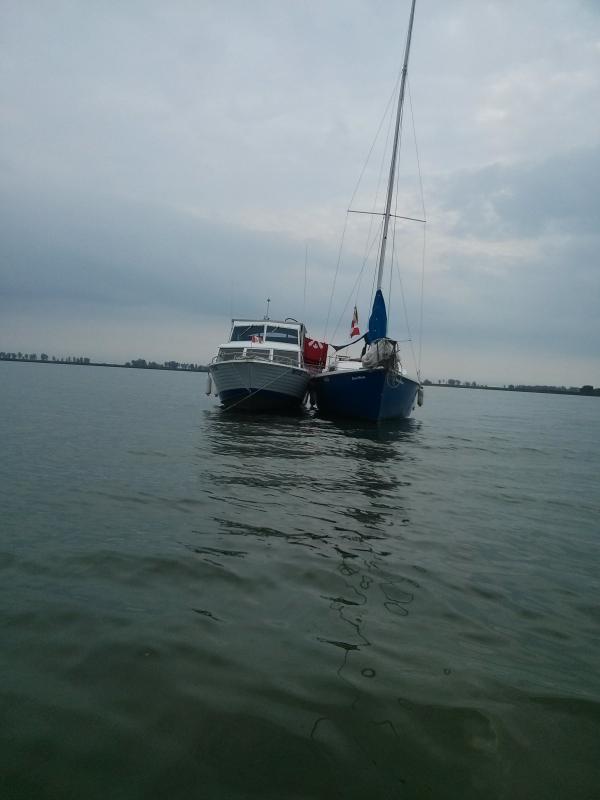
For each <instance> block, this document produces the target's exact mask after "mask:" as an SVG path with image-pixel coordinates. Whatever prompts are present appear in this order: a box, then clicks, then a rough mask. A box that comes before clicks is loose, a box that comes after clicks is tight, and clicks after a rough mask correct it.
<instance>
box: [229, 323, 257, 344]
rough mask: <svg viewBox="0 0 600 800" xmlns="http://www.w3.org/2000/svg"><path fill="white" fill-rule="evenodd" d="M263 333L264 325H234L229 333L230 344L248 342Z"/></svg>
mask: <svg viewBox="0 0 600 800" xmlns="http://www.w3.org/2000/svg"><path fill="white" fill-rule="evenodd" d="M264 333H265V326H264V325H234V326H233V330H232V332H231V339H230V340H229V341H230V342H249V341H251V339H252V337H253V336H260V337H261V339H262V337H263V336H264Z"/></svg>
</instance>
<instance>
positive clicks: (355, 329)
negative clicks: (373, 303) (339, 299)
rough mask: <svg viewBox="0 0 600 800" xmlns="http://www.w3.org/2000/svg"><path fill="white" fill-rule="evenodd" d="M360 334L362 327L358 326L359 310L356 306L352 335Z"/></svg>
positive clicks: (351, 329)
mask: <svg viewBox="0 0 600 800" xmlns="http://www.w3.org/2000/svg"><path fill="white" fill-rule="evenodd" d="M352 336H360V328H359V327H358V311H357V309H356V306H354V314H353V315H352V324H351V325H350V337H352Z"/></svg>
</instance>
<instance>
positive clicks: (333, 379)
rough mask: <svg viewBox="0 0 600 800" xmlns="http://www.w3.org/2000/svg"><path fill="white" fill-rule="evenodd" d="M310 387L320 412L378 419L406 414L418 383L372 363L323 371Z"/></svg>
mask: <svg viewBox="0 0 600 800" xmlns="http://www.w3.org/2000/svg"><path fill="white" fill-rule="evenodd" d="M311 389H312V390H313V392H314V394H315V399H316V401H317V408H318V409H319V413H321V414H323V415H324V416H329V417H347V418H352V419H364V420H370V421H371V422H379V421H380V420H385V419H402V418H406V417H410V415H411V413H412V411H413V409H414V407H415V403H416V400H417V392H418V390H419V384H418V383H417V381H413V380H412V379H411V378H405V377H400V376H399V375H398V374H397V373H396V372H393V371H392V370H389V369H385V368H383V367H376V368H374V369H359V370H347V371H346V370H344V371H341V370H340V371H339V372H337V371H336V372H326V373H323V374H321V375H318V376H317V377H315V378H313V380H312V382H311Z"/></svg>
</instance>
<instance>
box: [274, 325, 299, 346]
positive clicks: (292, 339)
mask: <svg viewBox="0 0 600 800" xmlns="http://www.w3.org/2000/svg"><path fill="white" fill-rule="evenodd" d="M267 341H268V342H279V343H280V344H298V331H297V329H296V328H283V327H281V326H280V325H267Z"/></svg>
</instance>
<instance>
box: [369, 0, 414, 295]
mask: <svg viewBox="0 0 600 800" xmlns="http://www.w3.org/2000/svg"><path fill="white" fill-rule="evenodd" d="M415 3H416V0H412V6H411V9H410V20H409V22H408V33H407V35H406V47H405V50H404V64H403V65H402V77H401V79H400V95H399V97H398V111H397V112H396V130H395V132H394V146H393V147H392V163H391V165H390V177H389V180H388V190H387V200H386V204H385V214H384V217H383V236H382V238H381V250H380V252H379V268H378V270H377V289H378V290H380V289H381V281H382V279H383V265H384V263H385V248H386V245H387V235H388V227H389V224H390V212H391V209H392V195H393V194H394V177H395V174H396V158H397V156H398V139H399V138H400V122H401V121H402V107H403V105H404V87H405V85H406V73H407V71H408V56H409V53H410V40H411V37H412V27H413V19H414V17H415Z"/></svg>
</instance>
